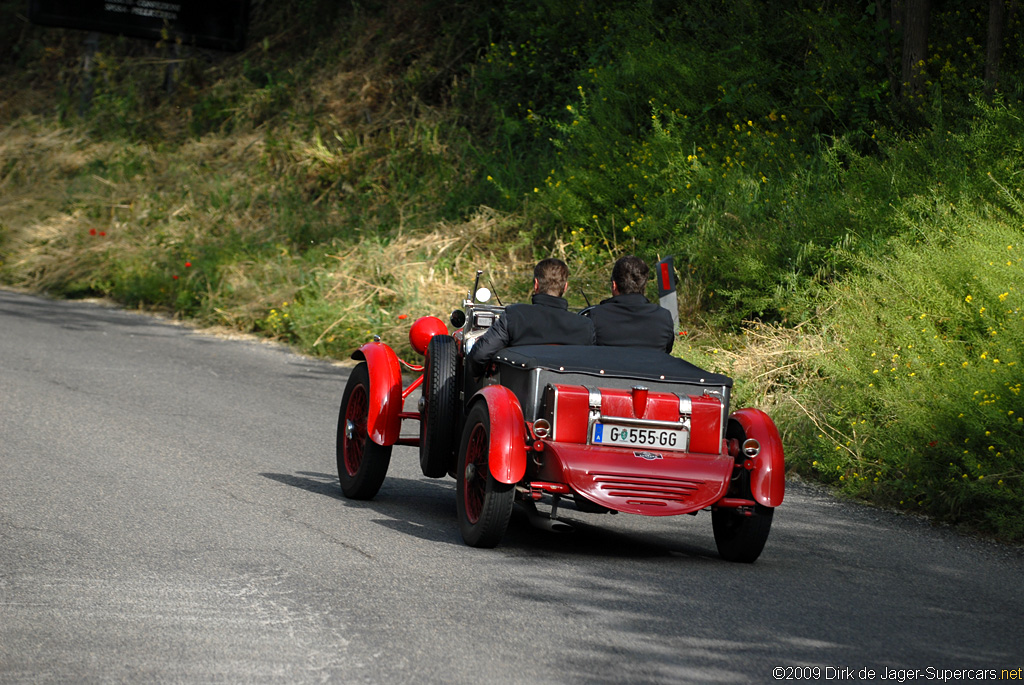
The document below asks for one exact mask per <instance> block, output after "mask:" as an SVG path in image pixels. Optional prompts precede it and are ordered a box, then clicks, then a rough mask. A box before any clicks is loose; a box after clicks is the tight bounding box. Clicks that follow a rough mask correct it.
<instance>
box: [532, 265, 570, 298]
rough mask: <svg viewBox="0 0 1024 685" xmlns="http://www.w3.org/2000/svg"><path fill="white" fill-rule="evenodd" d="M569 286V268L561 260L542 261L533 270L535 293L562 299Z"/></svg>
mask: <svg viewBox="0 0 1024 685" xmlns="http://www.w3.org/2000/svg"><path fill="white" fill-rule="evenodd" d="M568 284H569V267H567V266H566V265H565V262H563V261H562V260H561V259H553V258H552V259H542V260H540V261H539V262H537V266H535V267H534V268H533V287H534V291H535V292H538V293H544V294H545V295H554V296H555V297H561V296H562V295H564V294H565V289H566V287H567V286H568Z"/></svg>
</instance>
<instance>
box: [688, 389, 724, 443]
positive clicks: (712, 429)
mask: <svg viewBox="0 0 1024 685" xmlns="http://www.w3.org/2000/svg"><path fill="white" fill-rule="evenodd" d="M690 403H691V407H692V409H691V414H690V451H691V452H701V453H703V454H719V453H720V452H721V451H722V403H721V402H720V401H719V400H718V399H717V398H715V397H708V396H707V395H691V396H690Z"/></svg>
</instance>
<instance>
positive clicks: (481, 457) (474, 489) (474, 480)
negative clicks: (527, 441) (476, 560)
mask: <svg viewBox="0 0 1024 685" xmlns="http://www.w3.org/2000/svg"><path fill="white" fill-rule="evenodd" d="M490 426H491V424H490V416H489V414H488V412H487V404H486V403H485V402H479V403H477V404H475V405H474V406H473V408H472V409H471V410H470V412H469V416H468V418H467V419H466V426H465V428H464V429H463V431H462V442H461V444H460V446H459V466H458V473H457V474H456V479H457V487H456V489H455V492H456V508H457V509H458V512H459V529H460V531H461V532H462V539H463V540H464V541H465V542H466V544H467V545H469V546H470V547H494V546H495V545H497V544H498V543H499V542H501V538H502V537H504V535H505V531H506V530H507V529H508V522H509V519H510V518H511V517H512V504H513V502H514V500H515V486H514V485H509V484H506V483H501V482H498V481H497V480H495V479H494V476H492V475H491V470H490V468H489V466H488V461H487V452H488V448H489V446H490V435H491V427H490Z"/></svg>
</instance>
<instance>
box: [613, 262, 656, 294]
mask: <svg viewBox="0 0 1024 685" xmlns="http://www.w3.org/2000/svg"><path fill="white" fill-rule="evenodd" d="M650 273H651V271H650V269H648V268H647V264H646V263H645V262H644V260H642V259H640V258H639V257H634V256H633V255H626V256H625V257H619V260H618V261H617V262H615V266H613V267H612V283H613V284H614V285H615V286H616V287H617V288H618V291H619V294H620V295H632V294H633V293H640V294H643V292H644V290H645V289H646V288H647V278H648V276H649V275H650Z"/></svg>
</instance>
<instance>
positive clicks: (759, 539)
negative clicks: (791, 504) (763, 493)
mask: <svg viewBox="0 0 1024 685" xmlns="http://www.w3.org/2000/svg"><path fill="white" fill-rule="evenodd" d="M774 513H775V510H774V509H772V508H771V507H765V506H761V505H760V504H757V505H754V511H753V513H752V514H750V515H749V516H746V515H744V514H743V513H741V512H739V511H737V510H735V509H713V510H712V511H711V527H712V528H713V529H714V531H715V544H716V545H717V546H718V553H719V554H720V555H721V557H722V558H723V559H725V560H726V561H738V562H741V563H745V564H749V563H752V562H753V561H755V560H756V559H757V558H758V557H759V556H761V550H763V549H764V543H765V542H766V541H767V540H768V532H769V531H770V530H771V527H772V515H773V514H774Z"/></svg>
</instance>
